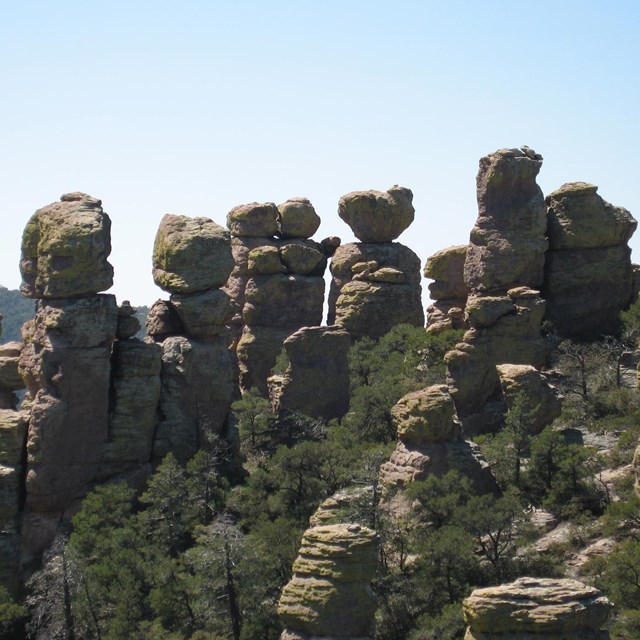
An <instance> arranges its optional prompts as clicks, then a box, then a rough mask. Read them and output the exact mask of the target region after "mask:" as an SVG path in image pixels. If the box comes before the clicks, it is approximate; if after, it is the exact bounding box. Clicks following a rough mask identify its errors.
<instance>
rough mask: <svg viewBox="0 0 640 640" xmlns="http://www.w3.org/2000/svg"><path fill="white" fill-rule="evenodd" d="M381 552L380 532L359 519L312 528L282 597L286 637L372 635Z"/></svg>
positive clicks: (366, 638) (280, 607) (365, 637)
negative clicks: (378, 562)
mask: <svg viewBox="0 0 640 640" xmlns="http://www.w3.org/2000/svg"><path fill="white" fill-rule="evenodd" d="M377 555H378V540H377V536H376V533H375V531H372V530H371V529H368V528H366V527H362V526H360V525H358V524H331V525H323V526H317V527H312V528H310V529H307V531H305V533H304V535H303V537H302V543H301V546H300V552H299V554H298V557H297V558H296V560H295V562H294V564H293V577H292V578H291V580H290V581H289V582H288V583H287V584H286V585H285V587H284V588H283V590H282V594H281V596H280V600H279V602H278V615H279V617H280V620H281V622H282V625H283V626H284V628H285V630H284V632H283V634H282V636H281V638H286V639H288V640H291V639H293V638H298V639H299V638H305V639H306V638H311V637H313V638H345V639H349V638H354V639H355V638H358V639H359V640H369V639H372V638H373V637H374V616H375V610H376V602H375V597H374V595H373V592H372V590H371V586H370V583H371V581H372V580H373V578H374V576H375V573H376V567H377Z"/></svg>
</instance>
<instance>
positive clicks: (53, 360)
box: [20, 295, 117, 511]
mask: <svg viewBox="0 0 640 640" xmlns="http://www.w3.org/2000/svg"><path fill="white" fill-rule="evenodd" d="M36 309H37V310H36V316H35V319H34V321H33V322H32V323H31V324H30V326H29V327H28V328H27V330H26V331H25V334H24V337H25V345H24V347H23V349H22V351H21V354H20V370H21V373H22V375H23V377H24V379H25V381H26V383H27V387H28V389H29V392H30V394H31V396H32V398H33V402H32V405H31V414H30V418H29V430H28V441H27V477H26V490H27V496H26V501H27V505H28V506H29V507H30V508H32V509H34V510H36V511H55V510H62V509H64V508H65V507H66V506H67V505H68V504H70V503H71V502H72V501H73V500H74V499H76V498H79V497H82V496H83V495H84V493H86V491H87V490H88V488H89V486H90V483H91V481H92V480H93V479H94V478H95V477H96V475H97V474H98V469H99V464H100V461H101V457H102V446H103V444H105V443H106V441H107V437H108V413H109V411H108V403H109V386H110V374H111V368H110V360H111V347H112V343H113V340H114V338H115V333H116V326H117V307H116V302H115V298H114V297H113V296H110V295H97V296H91V297H87V298H70V299H56V300H40V301H39V302H38V304H37V307H36ZM88 416H90V419H88Z"/></svg>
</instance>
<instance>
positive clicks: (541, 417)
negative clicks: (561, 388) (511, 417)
mask: <svg viewBox="0 0 640 640" xmlns="http://www.w3.org/2000/svg"><path fill="white" fill-rule="evenodd" d="M497 370H498V377H499V378H500V384H501V386H502V393H503V394H504V396H505V399H506V403H507V408H508V409H509V410H510V411H511V410H513V409H517V410H518V411H520V412H522V416H523V417H526V421H527V429H528V431H529V433H531V434H532V435H535V434H537V433H540V432H541V431H542V430H543V429H544V428H545V427H546V426H547V425H549V424H551V423H552V422H553V421H554V420H555V419H556V418H557V417H558V416H559V415H560V413H561V411H562V405H561V403H560V399H559V398H558V395H557V394H556V392H555V389H554V388H553V387H552V386H551V385H550V384H549V382H548V380H547V378H546V377H545V376H544V375H543V374H542V373H540V371H538V370H537V369H536V368H535V367H532V366H530V365H526V364H520V365H518V364H502V365H498V366H497Z"/></svg>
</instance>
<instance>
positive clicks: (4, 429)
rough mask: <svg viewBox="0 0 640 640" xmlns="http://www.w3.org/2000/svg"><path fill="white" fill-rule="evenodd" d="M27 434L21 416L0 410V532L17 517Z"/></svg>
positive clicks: (6, 410) (24, 422) (10, 411)
mask: <svg viewBox="0 0 640 640" xmlns="http://www.w3.org/2000/svg"><path fill="white" fill-rule="evenodd" d="M26 433H27V422H26V419H25V416H24V415H23V414H22V413H20V412H19V411H12V410H8V409H0V531H2V530H3V529H4V528H5V527H6V526H7V524H8V523H9V522H10V521H11V520H12V519H13V518H15V517H16V516H17V514H18V508H19V506H20V505H19V501H20V494H21V485H22V457H23V452H24V444H25V438H26ZM2 537H3V536H2V535H1V534H0V540H1V539H2ZM0 584H2V582H0Z"/></svg>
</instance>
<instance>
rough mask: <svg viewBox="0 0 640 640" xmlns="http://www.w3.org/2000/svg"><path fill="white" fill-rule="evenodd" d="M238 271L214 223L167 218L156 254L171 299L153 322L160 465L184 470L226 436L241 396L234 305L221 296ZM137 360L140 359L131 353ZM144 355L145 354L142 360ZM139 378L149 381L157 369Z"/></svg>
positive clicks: (157, 272)
mask: <svg viewBox="0 0 640 640" xmlns="http://www.w3.org/2000/svg"><path fill="white" fill-rule="evenodd" d="M233 268H234V261H233V256H232V253H231V243H230V236H229V232H228V231H227V230H226V229H224V228H223V227H221V226H220V225H218V224H216V223H215V222H213V221H212V220H210V219H208V218H203V217H198V218H189V217H187V216H179V215H170V214H167V215H165V216H164V217H163V218H162V220H161V222H160V226H159V228H158V232H157V234H156V239H155V244H154V248H153V279H154V281H155V283H156V284H157V285H158V286H159V287H160V288H162V289H163V290H165V291H167V292H169V293H171V298H170V300H169V302H166V301H159V302H157V303H156V304H155V305H154V307H153V309H152V313H151V314H150V318H149V319H148V322H147V332H148V334H149V336H150V338H151V339H152V340H153V341H155V342H157V343H158V344H159V345H160V347H161V350H160V351H161V353H160V356H161V373H160V381H161V388H160V403H159V416H160V417H159V421H158V425H157V429H156V435H155V441H154V443H153V458H154V459H155V460H161V459H162V458H163V457H164V456H165V455H166V454H167V453H169V452H171V453H173V454H174V455H175V457H176V458H177V459H178V460H179V461H180V462H182V463H185V462H186V461H187V460H188V459H189V458H190V457H191V456H193V455H194V454H195V453H196V451H197V450H198V448H201V447H206V446H208V445H209V444H210V441H211V439H212V437H215V436H223V435H224V429H225V424H226V418H227V414H228V412H229V408H230V406H231V402H232V400H233V396H234V390H233V377H234V376H233V366H232V360H231V355H230V353H229V349H228V345H229V335H228V325H229V322H230V321H231V318H232V317H233V315H234V311H235V306H234V304H233V301H232V300H231V297H230V296H229V294H228V293H227V292H225V291H223V290H222V289H221V287H222V286H223V285H224V284H225V283H226V282H227V279H228V277H229V275H230V274H231V271H232V270H233ZM131 355H132V357H134V358H135V354H133V353H132V354H131ZM141 355H142V354H141ZM145 356H146V357H148V358H149V360H148V361H145V362H144V363H141V364H142V365H143V366H142V368H141V370H140V376H139V378H138V381H139V383H143V382H144V376H145V375H147V373H148V371H149V368H148V367H147V365H150V364H154V366H155V360H154V361H153V363H152V362H151V354H150V352H149V353H147V354H145Z"/></svg>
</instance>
